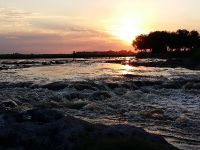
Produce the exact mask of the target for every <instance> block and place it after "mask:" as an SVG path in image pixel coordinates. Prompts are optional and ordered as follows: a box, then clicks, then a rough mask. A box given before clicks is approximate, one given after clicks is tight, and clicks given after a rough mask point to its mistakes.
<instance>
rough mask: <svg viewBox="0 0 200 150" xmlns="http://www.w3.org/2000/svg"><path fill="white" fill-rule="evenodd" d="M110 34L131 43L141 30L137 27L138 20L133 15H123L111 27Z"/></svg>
mask: <svg viewBox="0 0 200 150" xmlns="http://www.w3.org/2000/svg"><path fill="white" fill-rule="evenodd" d="M111 32H112V34H113V35H114V36H116V37H117V38H119V39H120V40H123V41H125V42H127V43H128V44H130V43H132V41H133V39H134V38H135V37H136V36H137V35H138V34H140V33H141V32H142V29H140V27H139V20H138V19H136V18H133V17H125V18H123V19H121V20H119V21H118V23H117V24H116V25H115V26H114V27H113V28H112V30H111Z"/></svg>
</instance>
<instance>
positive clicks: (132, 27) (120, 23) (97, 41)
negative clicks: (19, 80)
mask: <svg viewBox="0 0 200 150" xmlns="http://www.w3.org/2000/svg"><path fill="white" fill-rule="evenodd" d="M199 6H200V1H199V0H167V1H166V0H123V1H121V0H109V1H108V0H56V1H55V0H42V1H41V0H0V45H1V46H0V53H16V52H18V53H71V52H72V51H74V50H75V51H83V50H84V51H85V50H90V51H91V50H110V49H112V50H121V49H132V47H131V41H132V40H133V39H134V37H135V36H136V35H138V34H141V33H148V32H150V31H154V30H170V31H175V30H177V29H178V28H182V29H183V28H186V29H188V30H190V29H195V30H199V29H200V17H199V14H200V9H199V8H198V7H199Z"/></svg>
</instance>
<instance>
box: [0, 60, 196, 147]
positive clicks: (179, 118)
mask: <svg viewBox="0 0 200 150" xmlns="http://www.w3.org/2000/svg"><path fill="white" fill-rule="evenodd" d="M118 59H119V58H118ZM121 59H123V58H121ZM124 59H125V60H124V62H125V63H124V65H122V64H117V63H107V60H109V59H89V60H81V61H69V62H68V63H63V64H51V65H46V66H45V65H41V62H44V61H45V62H49V61H52V60H40V61H39V62H38V64H37V65H36V64H34V65H33V64H31V65H30V66H29V68H21V69H20V68H19V67H15V69H8V70H1V71H0V81H1V83H0V84H3V82H8V84H9V83H19V82H20V83H26V82H31V83H33V84H35V85H44V84H47V83H52V82H57V81H62V82H65V83H67V84H69V86H68V87H66V88H65V89H63V90H60V91H51V90H48V89H43V88H38V87H37V88H31V89H30V88H28V87H15V86H13V87H6V86H5V88H2V89H1V91H0V100H1V99H14V100H15V99H17V100H19V101H26V102H30V103H31V102H32V101H45V100H46V101H49V100H55V99H56V100H57V101H59V100H60V101H66V100H67V98H66V95H67V94H69V93H78V94H83V95H89V96H85V97H84V96H83V97H84V98H76V99H74V100H73V101H80V100H81V101H87V102H88V103H89V104H90V106H91V107H94V108H93V109H80V110H76V109H66V110H64V111H65V112H66V113H69V114H71V115H75V116H78V117H81V118H83V119H85V120H88V121H91V122H100V123H107V124H112V123H128V124H133V125H137V126H140V127H143V128H145V129H146V130H147V131H149V132H153V133H156V134H160V135H163V136H164V137H165V138H166V139H167V140H168V141H169V142H170V143H172V144H174V145H176V146H177V147H179V148H182V149H200V90H199V89H195V88H192V89H185V88H184V87H185V84H184V85H182V86H181V87H178V88H166V87H165V86H164V85H166V84H169V83H171V84H172V86H174V87H176V84H179V81H182V80H184V81H187V82H188V83H190V82H192V81H196V80H197V81H198V80H200V79H199V78H200V71H194V70H189V69H185V68H159V67H156V68H155V67H134V66H129V65H128V64H126V62H127V61H129V59H130V58H124ZM7 61H9V60H7ZM33 61H36V60H33ZM37 61H38V60H37ZM62 61H64V62H67V61H68V60H62ZM12 65H13V64H12ZM80 81H85V82H81V84H85V85H87V86H92V85H91V84H90V82H94V83H95V84H97V85H99V86H103V87H105V89H106V90H105V89H104V91H106V92H107V93H108V94H109V95H111V97H110V98H105V99H101V100H93V99H91V98H90V96H91V95H92V94H93V93H94V91H93V90H91V89H84V90H77V89H75V88H73V86H74V84H78V83H79V82H80ZM136 81H141V83H143V85H142V86H141V87H139V88H138V89H131V88H129V87H130V85H132V83H133V84H134V82H136ZM146 81H151V82H152V85H148V86H147V85H146V84H147V83H146ZM154 82H159V83H160V84H159V86H158V85H156V84H155V85H154V84H153V83H154ZM108 84H116V85H117V87H116V88H109V86H108ZM191 84H196V83H195V82H194V83H193V82H192V83H191ZM6 85H7V84H6Z"/></svg>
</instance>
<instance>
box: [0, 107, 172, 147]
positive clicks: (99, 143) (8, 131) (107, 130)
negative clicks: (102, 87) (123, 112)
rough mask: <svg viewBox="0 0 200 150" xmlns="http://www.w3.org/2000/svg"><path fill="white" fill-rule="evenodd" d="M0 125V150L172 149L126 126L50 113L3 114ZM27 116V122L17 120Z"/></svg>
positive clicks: (158, 139) (159, 139)
mask: <svg viewBox="0 0 200 150" xmlns="http://www.w3.org/2000/svg"><path fill="white" fill-rule="evenodd" d="M7 115H8V116H7V118H13V119H12V121H11V120H10V121H9V123H7V122H8V119H6V118H4V122H5V123H7V125H6V126H0V149H1V150H8V149H13V150H19V149H21V150H36V149H37V150H108V149H109V150H122V149H126V150H132V149H166V150H171V149H176V148H175V147H173V146H172V145H170V144H168V143H167V142H166V141H165V140H164V138H162V137H160V136H157V135H153V134H149V133H147V132H145V131H144V130H143V129H141V128H136V127H134V126H128V125H112V126H106V125H101V124H91V123H88V122H85V121H82V120H79V119H76V118H73V117H70V116H63V114H61V113H60V112H57V111H54V110H39V109H35V110H31V111H28V112H24V113H22V114H20V113H16V114H7ZM24 115H28V116H30V119H29V120H25V119H23V117H21V119H19V116H24Z"/></svg>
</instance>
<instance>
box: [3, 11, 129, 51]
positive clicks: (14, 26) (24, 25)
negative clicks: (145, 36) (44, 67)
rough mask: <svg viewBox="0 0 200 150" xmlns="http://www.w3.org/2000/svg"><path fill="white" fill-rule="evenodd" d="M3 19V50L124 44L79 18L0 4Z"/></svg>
mask: <svg viewBox="0 0 200 150" xmlns="http://www.w3.org/2000/svg"><path fill="white" fill-rule="evenodd" d="M0 20H1V24H0V45H1V47H0V53H16V52H18V53H69V52H72V51H73V50H109V49H122V48H124V47H125V45H123V43H122V42H120V41H119V40H117V39H115V38H114V37H113V36H112V35H110V34H109V33H107V32H106V31H104V30H102V29H98V28H91V27H89V26H86V25H83V24H82V22H83V20H81V19H79V18H70V17H68V16H48V15H47V16H44V15H41V14H39V13H30V12H26V11H23V10H16V9H4V8H0ZM126 46H127V45H126Z"/></svg>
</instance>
